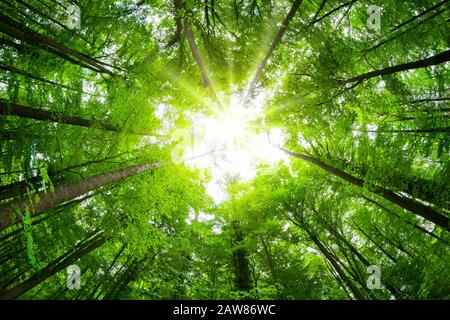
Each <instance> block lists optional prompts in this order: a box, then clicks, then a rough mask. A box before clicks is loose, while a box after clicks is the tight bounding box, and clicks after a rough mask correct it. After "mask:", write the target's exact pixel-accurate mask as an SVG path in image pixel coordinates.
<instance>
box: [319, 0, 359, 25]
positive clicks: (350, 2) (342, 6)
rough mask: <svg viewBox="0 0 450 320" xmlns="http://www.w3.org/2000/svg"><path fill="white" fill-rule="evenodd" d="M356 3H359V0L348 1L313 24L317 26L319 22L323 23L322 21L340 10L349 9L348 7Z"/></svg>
mask: <svg viewBox="0 0 450 320" xmlns="http://www.w3.org/2000/svg"><path fill="white" fill-rule="evenodd" d="M356 1H357V0H352V1H348V2H346V3H343V4H341V5H339V6H337V7H336V8H334V9H332V10H331V11H329V12H327V13H325V14H324V15H323V16H321V17H320V18H318V19H314V20H313V22H312V23H311V24H316V23H317V22H320V21H322V20H323V19H325V18H326V17H329V16H331V15H332V14H333V13H335V12H336V11H339V10H341V9H342V8H345V7H348V6H351V5H353V4H354V3H355V2H356Z"/></svg>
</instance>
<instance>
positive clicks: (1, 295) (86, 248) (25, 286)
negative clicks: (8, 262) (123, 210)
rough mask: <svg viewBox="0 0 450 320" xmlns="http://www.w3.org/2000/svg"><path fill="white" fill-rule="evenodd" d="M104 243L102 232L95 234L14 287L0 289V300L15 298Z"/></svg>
mask: <svg viewBox="0 0 450 320" xmlns="http://www.w3.org/2000/svg"><path fill="white" fill-rule="evenodd" d="M104 243H105V237H104V235H103V233H99V234H97V235H96V236H94V237H93V238H92V239H91V240H89V241H88V242H85V243H83V244H82V245H81V246H79V247H78V248H77V249H76V250H75V251H72V252H71V253H70V254H67V253H65V254H64V255H63V258H62V259H60V258H61V257H60V258H58V259H57V260H56V261H57V262H56V263H55V261H53V262H51V263H50V264H48V265H47V266H46V267H45V268H44V269H42V270H40V271H39V272H37V273H36V274H34V275H33V276H31V277H30V278H28V279H27V280H25V281H23V282H22V283H20V284H19V285H17V286H15V287H14V288H11V289H6V290H3V291H0V300H13V299H17V298H18V297H20V296H21V295H22V294H24V293H25V292H27V291H29V290H30V289H32V288H34V287H35V286H37V285H38V284H40V283H41V282H43V281H45V280H46V279H48V278H50V277H51V276H53V275H55V274H56V273H58V272H60V271H62V270H64V269H65V268H67V267H68V266H70V265H71V264H73V263H74V262H76V261H77V260H78V259H80V258H82V257H84V256H85V255H87V254H88V253H90V252H92V251H94V250H95V249H97V248H98V247H100V246H101V245H103V244H104Z"/></svg>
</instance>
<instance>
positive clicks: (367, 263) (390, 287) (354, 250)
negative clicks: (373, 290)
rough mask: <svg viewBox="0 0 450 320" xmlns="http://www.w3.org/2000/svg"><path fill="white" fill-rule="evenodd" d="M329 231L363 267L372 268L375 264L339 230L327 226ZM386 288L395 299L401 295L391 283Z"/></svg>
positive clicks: (386, 284)
mask: <svg viewBox="0 0 450 320" xmlns="http://www.w3.org/2000/svg"><path fill="white" fill-rule="evenodd" d="M326 228H327V229H328V231H329V232H330V233H331V234H333V236H334V237H335V238H336V239H339V240H340V241H341V242H342V243H343V244H344V245H345V247H347V248H348V249H349V250H350V252H351V253H352V254H354V255H355V256H356V257H357V258H358V259H359V261H361V262H362V263H363V265H364V266H365V267H369V266H371V265H373V263H372V262H370V261H369V260H368V259H366V258H365V257H364V256H363V255H362V254H361V253H360V252H359V251H358V249H357V248H356V247H355V246H354V245H353V244H352V243H351V242H350V241H349V240H347V239H346V238H345V237H344V236H343V235H342V234H341V233H340V232H338V231H337V230H335V229H334V228H333V226H331V225H330V224H327V227H326ZM384 285H385V286H386V288H387V289H388V290H389V292H390V293H391V294H392V295H393V296H394V297H398V295H399V293H400V292H399V290H398V289H397V288H396V287H395V286H394V285H392V284H390V283H385V284H384Z"/></svg>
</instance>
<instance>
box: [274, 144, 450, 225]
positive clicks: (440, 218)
mask: <svg viewBox="0 0 450 320" xmlns="http://www.w3.org/2000/svg"><path fill="white" fill-rule="evenodd" d="M279 149H280V150H282V151H284V152H285V153H287V154H288V155H290V156H292V157H295V158H299V159H302V160H305V161H307V162H310V163H312V164H314V165H316V166H318V167H320V168H322V169H324V170H326V171H328V172H330V173H332V174H333V175H335V176H337V177H339V178H342V179H344V180H346V181H347V182H350V183H351V184H353V185H355V186H358V187H361V188H363V187H364V184H365V181H364V180H363V179H360V178H357V177H355V176H352V175H351V174H348V173H346V172H345V171H342V170H340V169H338V168H334V167H332V166H330V165H327V164H326V163H323V162H322V161H320V160H319V159H317V158H314V157H310V156H307V155H304V154H297V153H293V152H291V151H288V150H286V149H283V148H279ZM371 191H372V192H373V193H375V194H377V195H379V196H381V197H383V198H384V199H386V200H388V201H390V202H392V203H394V204H396V205H397V206H399V207H402V208H403V209H406V210H408V211H410V212H412V213H414V214H416V215H418V216H421V217H422V218H425V219H427V220H429V221H431V222H433V223H434V224H436V225H438V226H439V227H441V228H443V229H444V230H446V231H449V230H450V224H449V222H450V220H449V218H448V217H447V216H445V215H443V214H441V213H439V212H438V211H436V210H434V209H433V208H431V207H429V206H427V205H424V204H422V203H420V202H417V201H415V200H413V199H410V198H406V197H403V196H400V195H398V194H396V193H395V192H392V191H390V190H388V189H385V188H383V187H379V186H376V187H374V188H372V189H371Z"/></svg>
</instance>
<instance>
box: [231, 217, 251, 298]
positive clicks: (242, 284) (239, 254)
mask: <svg viewBox="0 0 450 320" xmlns="http://www.w3.org/2000/svg"><path fill="white" fill-rule="evenodd" d="M232 226H233V245H234V246H237V248H235V249H234V250H233V260H234V267H235V272H236V274H235V283H236V290H239V291H249V290H250V289H251V288H252V284H251V281H250V268H249V265H248V258H247V251H246V250H245V248H242V247H241V246H242V244H243V241H244V234H243V233H242V231H241V230H240V227H239V222H238V221H233V222H232Z"/></svg>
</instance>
